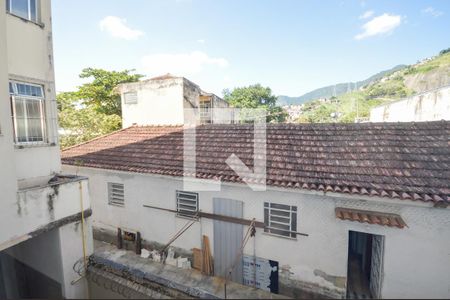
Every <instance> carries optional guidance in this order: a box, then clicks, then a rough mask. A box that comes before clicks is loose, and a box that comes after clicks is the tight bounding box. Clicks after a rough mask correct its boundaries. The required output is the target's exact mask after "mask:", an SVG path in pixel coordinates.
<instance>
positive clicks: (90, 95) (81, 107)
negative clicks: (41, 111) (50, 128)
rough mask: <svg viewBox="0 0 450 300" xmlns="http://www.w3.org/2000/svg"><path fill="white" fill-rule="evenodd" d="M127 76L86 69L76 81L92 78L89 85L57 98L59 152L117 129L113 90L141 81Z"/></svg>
mask: <svg viewBox="0 0 450 300" xmlns="http://www.w3.org/2000/svg"><path fill="white" fill-rule="evenodd" d="M131 72H132V70H124V71H120V72H117V71H106V70H102V69H93V68H86V69H83V70H82V72H81V74H80V77H81V78H92V80H91V82H88V83H85V84H83V85H82V86H80V87H79V88H78V90H77V91H75V92H64V93H60V94H58V95H57V97H56V99H57V103H58V114H59V125H60V128H61V134H60V145H61V147H62V148H66V147H70V146H73V145H76V144H79V143H82V142H86V141H88V140H90V139H93V138H96V137H98V136H101V135H105V134H108V133H110V132H112V131H115V130H118V129H120V128H121V126H122V124H121V123H122V117H121V106H120V95H119V94H118V93H117V92H116V90H115V88H116V87H117V85H118V84H120V83H127V82H135V81H138V80H139V79H140V78H141V77H142V75H139V74H131Z"/></svg>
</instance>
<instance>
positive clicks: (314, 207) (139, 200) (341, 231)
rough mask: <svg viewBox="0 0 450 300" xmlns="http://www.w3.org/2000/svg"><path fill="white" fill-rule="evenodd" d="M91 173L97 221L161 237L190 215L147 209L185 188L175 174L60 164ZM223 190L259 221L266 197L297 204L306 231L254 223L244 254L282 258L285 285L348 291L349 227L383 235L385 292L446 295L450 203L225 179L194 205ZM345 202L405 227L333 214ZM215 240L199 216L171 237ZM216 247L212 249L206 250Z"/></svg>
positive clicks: (191, 242)
mask: <svg viewBox="0 0 450 300" xmlns="http://www.w3.org/2000/svg"><path fill="white" fill-rule="evenodd" d="M63 168H64V170H65V171H67V172H72V173H73V172H79V174H83V175H86V176H88V177H89V178H90V197H91V199H92V202H93V203H92V207H93V211H94V213H93V219H94V226H95V227H98V228H103V229H112V230H115V229H116V228H117V227H122V228H125V229H127V228H128V229H130V230H133V231H140V232H141V233H142V236H143V238H144V239H146V240H148V241H156V242H159V243H163V244H164V243H166V242H167V241H168V240H169V239H170V238H171V237H172V235H173V234H175V233H176V232H177V231H178V230H179V229H180V228H181V227H182V226H183V225H184V224H186V222H187V220H186V219H183V218H179V217H176V216H175V214H174V213H171V212H165V211H161V210H154V209H151V208H145V207H143V205H151V206H157V207H162V208H168V209H176V199H175V191H176V190H177V189H179V190H182V189H183V183H182V181H181V179H179V178H171V177H157V176H152V175H141V174H133V173H126V172H113V171H107V170H99V169H92V168H76V167H72V166H63ZM107 182H117V183H123V184H124V185H125V207H115V206H110V205H108V199H107ZM217 196H220V197H221V198H229V199H234V200H240V201H243V202H244V218H246V219H252V218H256V220H258V221H263V220H264V216H263V212H264V210H263V202H264V201H271V202H274V203H281V204H288V205H296V206H297V207H298V219H297V222H298V225H297V231H299V232H303V233H307V234H309V236H308V237H303V236H298V237H297V239H288V238H282V237H277V236H273V235H269V234H266V233H263V232H262V230H261V229H258V230H257V234H256V239H255V241H254V242H255V249H254V248H253V241H251V242H250V243H249V244H248V245H247V247H246V249H245V253H246V254H249V255H253V252H254V251H255V253H256V256H258V257H262V258H268V259H272V260H276V261H279V265H280V284H281V285H282V290H284V291H292V290H293V289H296V288H300V289H302V290H306V291H314V292H320V293H322V294H325V295H328V296H334V297H343V296H345V289H346V276H347V257H348V234H349V231H350V230H352V231H360V232H367V233H372V234H379V235H384V236H385V255H384V280H383V284H382V296H383V297H385V298H397V297H400V298H406V297H436V298H445V297H450V289H449V288H450V272H448V270H449V269H450V260H449V259H448V257H449V255H450V250H449V249H450V238H448V237H449V236H450V209H438V208H433V207H431V205H430V204H425V203H422V202H412V201H400V200H391V199H384V198H369V197H365V198H356V197H350V196H347V197H350V198H345V197H342V196H340V195H337V194H334V195H332V196H331V195H330V196H325V195H324V194H323V193H312V192H303V193H300V192H298V191H293V190H283V189H269V190H268V191H266V192H253V191H251V190H249V189H248V188H246V187H243V186H241V185H236V184H226V185H223V186H222V191H221V192H200V193H199V205H200V209H201V210H202V211H204V212H212V211H213V206H212V198H213V197H217ZM338 206H339V207H341V206H342V207H349V208H355V209H366V210H374V211H381V212H391V213H398V214H400V215H401V216H402V217H403V219H404V220H405V222H406V223H407V224H408V228H405V229H398V228H390V227H383V226H379V225H369V224H364V223H358V222H348V221H341V220H338V219H336V217H335V213H334V209H335V207H338ZM202 234H206V235H207V236H209V238H210V239H211V245H213V244H214V243H213V240H214V232H213V221H212V220H210V219H205V218H203V219H202V220H201V221H200V222H198V223H196V224H195V225H194V226H193V227H191V228H190V229H189V230H188V231H187V232H186V233H185V234H184V235H183V236H181V237H180V238H179V239H178V240H177V241H175V243H174V246H176V247H180V248H183V249H186V250H190V249H191V248H193V247H197V248H200V245H201V242H200V241H201V235H202ZM211 250H212V251H214V249H211Z"/></svg>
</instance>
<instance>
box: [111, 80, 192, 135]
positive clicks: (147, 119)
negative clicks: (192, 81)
mask: <svg viewBox="0 0 450 300" xmlns="http://www.w3.org/2000/svg"><path fill="white" fill-rule="evenodd" d="M120 92H121V93H122V95H123V94H124V93H127V92H137V96H138V103H137V104H126V103H125V101H124V97H123V96H122V127H123V128H127V127H130V126H131V125H133V124H134V123H136V124H138V125H174V124H183V121H184V115H183V78H174V79H167V80H147V81H142V82H137V83H132V84H127V85H123V86H122V87H121V89H120Z"/></svg>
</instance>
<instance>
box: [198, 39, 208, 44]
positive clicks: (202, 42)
mask: <svg viewBox="0 0 450 300" xmlns="http://www.w3.org/2000/svg"><path fill="white" fill-rule="evenodd" d="M205 42H206V41H205V40H204V39H199V40H197V43H200V44H204V43H205Z"/></svg>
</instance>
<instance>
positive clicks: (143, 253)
mask: <svg viewBox="0 0 450 300" xmlns="http://www.w3.org/2000/svg"><path fill="white" fill-rule="evenodd" d="M141 257H142V258H149V257H150V251H148V250H147V249H141Z"/></svg>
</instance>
